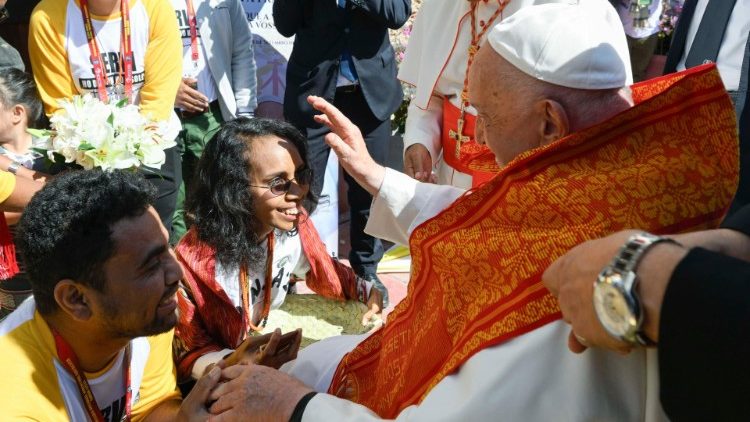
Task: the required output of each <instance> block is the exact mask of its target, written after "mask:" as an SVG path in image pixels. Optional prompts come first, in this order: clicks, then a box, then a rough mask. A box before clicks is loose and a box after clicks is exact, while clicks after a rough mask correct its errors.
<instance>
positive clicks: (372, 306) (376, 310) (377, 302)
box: [362, 287, 383, 325]
mask: <svg viewBox="0 0 750 422" xmlns="http://www.w3.org/2000/svg"><path fill="white" fill-rule="evenodd" d="M382 313H383V293H381V292H380V290H378V289H376V288H375V287H373V288H371V289H370V297H369V298H368V299H367V312H366V313H365V314H364V316H362V325H367V324H368V323H370V321H372V319H373V318H376V317H379V316H380V315H382Z"/></svg>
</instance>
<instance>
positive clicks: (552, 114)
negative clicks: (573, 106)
mask: <svg viewBox="0 0 750 422" xmlns="http://www.w3.org/2000/svg"><path fill="white" fill-rule="evenodd" d="M537 106H538V107H539V110H538V111H539V112H540V114H541V122H540V124H539V139H540V144H539V146H544V145H549V144H551V143H552V142H555V141H556V140H558V139H560V138H564V137H566V136H568V134H569V133H570V121H569V120H568V113H566V112H565V108H563V106H562V104H560V103H559V102H557V101H555V100H552V99H549V98H546V99H544V100H542V101H539V103H537Z"/></svg>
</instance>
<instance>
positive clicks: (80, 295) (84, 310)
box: [54, 279, 93, 321]
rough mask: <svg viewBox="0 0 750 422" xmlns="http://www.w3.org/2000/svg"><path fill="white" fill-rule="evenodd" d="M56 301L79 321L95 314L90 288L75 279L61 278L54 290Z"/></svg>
mask: <svg viewBox="0 0 750 422" xmlns="http://www.w3.org/2000/svg"><path fill="white" fill-rule="evenodd" d="M54 295H55V302H57V306H59V307H60V310H61V311H62V312H63V313H65V314H67V315H68V316H70V317H71V318H73V319H75V320H79V321H86V320H88V319H89V318H91V316H92V315H93V312H92V310H91V300H90V298H89V295H90V289H87V288H85V287H84V286H82V285H80V284H79V283H76V282H75V281H73V280H70V279H65V280H60V281H59V282H58V283H57V285H56V286H55V290H54Z"/></svg>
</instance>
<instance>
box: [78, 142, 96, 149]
mask: <svg viewBox="0 0 750 422" xmlns="http://www.w3.org/2000/svg"><path fill="white" fill-rule="evenodd" d="M92 149H94V146H93V145H91V144H90V143H88V142H81V144H80V145H78V150H79V151H89V150H92Z"/></svg>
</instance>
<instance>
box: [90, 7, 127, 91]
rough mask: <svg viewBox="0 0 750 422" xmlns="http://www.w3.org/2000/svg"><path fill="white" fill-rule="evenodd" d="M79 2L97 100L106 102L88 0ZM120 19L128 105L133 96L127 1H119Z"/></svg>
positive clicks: (105, 88)
mask: <svg viewBox="0 0 750 422" xmlns="http://www.w3.org/2000/svg"><path fill="white" fill-rule="evenodd" d="M80 2H81V14H82V15H83V26H84V28H85V29H86V40H88V44H89V52H90V53H91V64H92V65H93V66H94V77H95V78H96V89H97V92H98V95H99V99H100V100H101V101H104V102H106V101H107V100H108V99H109V97H108V95H107V76H106V75H105V73H104V68H103V67H102V57H101V54H100V51H99V45H97V43H96V38H95V35H94V25H93V23H92V20H91V13H90V12H89V2H88V0H80ZM120 19H121V21H122V24H121V25H120V28H121V30H120V31H121V32H120V54H121V55H122V68H123V69H122V70H123V74H124V79H125V80H124V85H125V98H127V100H128V102H129V103H130V102H131V100H132V96H133V48H132V44H131V39H130V37H131V34H130V6H129V4H128V0H121V1H120ZM118 76H119V75H118ZM116 86H117V80H115V83H114V84H113V87H116Z"/></svg>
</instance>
